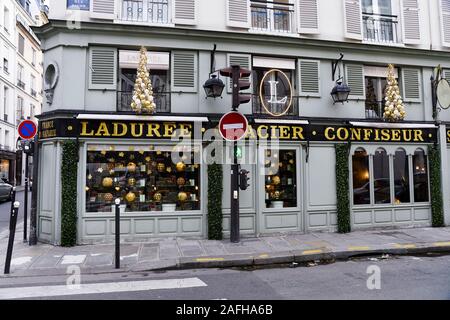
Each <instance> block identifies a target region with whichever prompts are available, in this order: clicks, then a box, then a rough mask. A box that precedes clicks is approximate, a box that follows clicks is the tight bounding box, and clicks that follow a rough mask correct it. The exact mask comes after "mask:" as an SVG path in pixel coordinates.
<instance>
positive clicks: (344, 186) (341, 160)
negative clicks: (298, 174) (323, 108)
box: [336, 144, 350, 233]
mask: <svg viewBox="0 0 450 320" xmlns="http://www.w3.org/2000/svg"><path fill="white" fill-rule="evenodd" d="M349 150H350V146H349V145H348V144H336V200H337V224H338V232H339V233H347V232H350V200H349V192H350V191H349V184H348V177H349V169H348V155H349Z"/></svg>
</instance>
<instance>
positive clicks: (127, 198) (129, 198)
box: [125, 192, 136, 202]
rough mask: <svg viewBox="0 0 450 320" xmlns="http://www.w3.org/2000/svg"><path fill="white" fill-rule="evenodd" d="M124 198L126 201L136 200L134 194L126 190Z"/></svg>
mask: <svg viewBox="0 0 450 320" xmlns="http://www.w3.org/2000/svg"><path fill="white" fill-rule="evenodd" d="M125 199H126V200H127V201H128V202H133V201H134V200H136V195H135V194H134V193H133V192H128V193H127V195H126V196H125Z"/></svg>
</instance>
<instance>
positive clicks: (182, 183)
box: [177, 177, 186, 186]
mask: <svg viewBox="0 0 450 320" xmlns="http://www.w3.org/2000/svg"><path fill="white" fill-rule="evenodd" d="M185 184H186V180H185V179H184V178H183V177H179V178H178V179H177V185H179V186H184V185H185Z"/></svg>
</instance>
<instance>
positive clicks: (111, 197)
mask: <svg viewBox="0 0 450 320" xmlns="http://www.w3.org/2000/svg"><path fill="white" fill-rule="evenodd" d="M113 198H114V197H113V195H112V194H111V193H106V194H105V197H104V199H105V201H106V202H111V201H113Z"/></svg>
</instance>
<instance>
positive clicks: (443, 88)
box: [436, 79, 450, 109]
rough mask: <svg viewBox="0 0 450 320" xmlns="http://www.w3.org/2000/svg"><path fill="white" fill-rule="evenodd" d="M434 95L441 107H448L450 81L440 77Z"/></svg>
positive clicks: (449, 103)
mask: <svg viewBox="0 0 450 320" xmlns="http://www.w3.org/2000/svg"><path fill="white" fill-rule="evenodd" d="M436 96H437V99H438V101H439V104H440V106H441V108H442V109H448V108H449V107H450V83H449V82H448V80H447V79H441V80H439V82H438V85H437V88H436Z"/></svg>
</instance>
